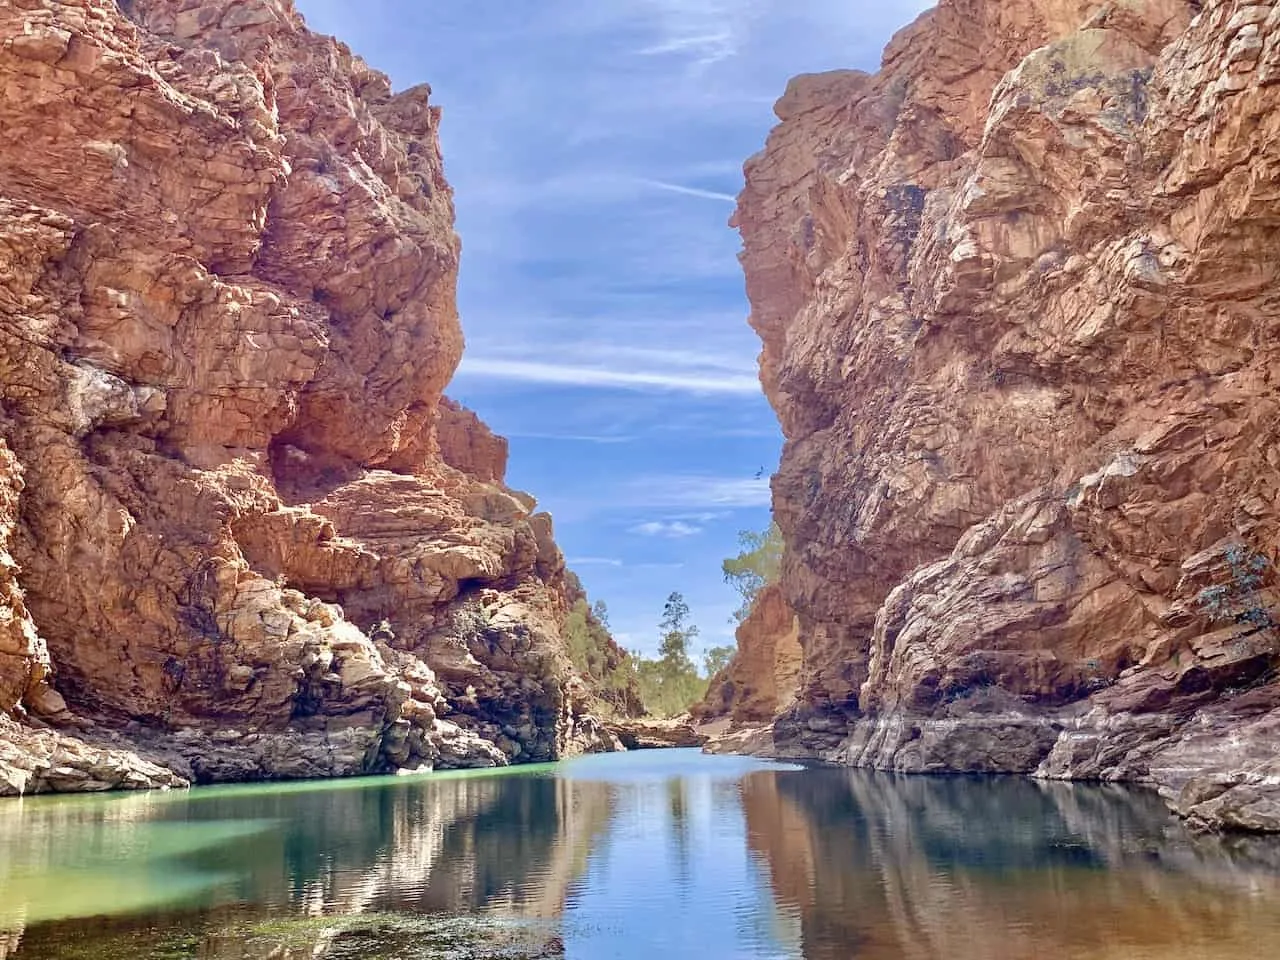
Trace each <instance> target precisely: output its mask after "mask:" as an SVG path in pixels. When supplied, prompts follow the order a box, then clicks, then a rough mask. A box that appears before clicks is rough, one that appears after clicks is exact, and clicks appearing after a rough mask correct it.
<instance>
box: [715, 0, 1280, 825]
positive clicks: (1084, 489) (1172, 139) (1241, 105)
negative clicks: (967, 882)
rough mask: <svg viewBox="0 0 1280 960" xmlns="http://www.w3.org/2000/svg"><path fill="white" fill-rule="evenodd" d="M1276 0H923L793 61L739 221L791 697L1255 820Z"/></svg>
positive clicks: (910, 748) (961, 756) (869, 740)
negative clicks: (861, 50)
mask: <svg viewBox="0 0 1280 960" xmlns="http://www.w3.org/2000/svg"><path fill="white" fill-rule="evenodd" d="M1278 82H1280V6H1278V5H1276V4H1274V3H1272V2H1238V0H1204V2H1187V0H1143V2H1133V0H1112V2H1098V0H1081V2H1073V3H1064V2H1061V0H1023V2H1019V3H997V2H995V0H942V2H940V4H939V5H938V7H937V8H936V9H934V10H931V11H929V12H927V13H925V14H924V15H923V16H922V17H921V18H920V19H919V20H918V21H917V22H916V23H915V24H914V25H912V26H910V27H908V28H907V29H905V30H904V31H902V32H901V33H900V34H899V35H898V36H897V37H895V38H894V40H893V41H892V43H891V44H890V45H889V48H888V50H887V51H886V53H885V58H884V63H883V67H882V69H881V70H880V72H879V73H877V74H875V75H867V74H863V73H860V72H856V71H847V72H837V73H831V74H823V75H818V76H805V77H799V78H797V79H796V80H794V81H793V82H792V83H791V85H790V86H789V88H788V90H787V92H786V94H785V96H784V97H783V98H782V99H781V100H780V101H779V103H778V106H777V113H778V116H779V118H780V120H781V123H780V125H779V126H778V127H777V129H776V130H775V131H774V132H773V134H772V135H771V136H770V138H769V142H768V146H767V147H766V149H765V150H764V152H763V153H761V154H760V155H758V156H757V157H755V158H753V159H752V160H751V161H750V162H749V163H748V164H747V170H746V172H747V186H746V188H745V190H744V192H743V194H742V196H741V198H740V203H739V207H738V211H737V214H736V216H735V223H736V224H737V225H738V226H739V227H740V229H741V231H742V235H743V238H744V241H745V252H744V254H743V263H744V267H745V270H746V274H747V282H748V290H749V294H750V297H751V301H752V324H753V326H754V328H755V329H756V330H757V331H758V332H759V334H760V336H761V338H762V340H763V343H764V351H763V355H762V364H761V366H762V372H761V376H762V381H763V383H764V386H765V389H766V391H767V393H768V394H769V397H770V399H771V401H772V403H773V405H774V407H775V408H776V410H777V412H778V416H779V419H780V421H781V423H782V427H783V430H784V432H785V434H786V438H787V442H786V448H785V451H784V454H783V458H782V464H781V467H780V470H779V473H778V475H777V476H776V478H775V480H774V485H773V488H774V506H775V512H776V517H777V521H778V523H779V525H780V526H781V528H782V530H783V533H784V536H785V539H786V544H787V556H786V560H785V562H784V571H783V577H782V589H783V592H784V594H785V597H786V600H787V602H788V603H790V605H791V606H792V607H793V608H794V610H795V611H796V613H797V615H798V616H799V621H800V643H801V645H802V647H803V650H804V667H803V671H802V676H801V704H802V705H801V706H800V707H799V708H798V709H795V710H792V711H790V712H788V713H787V714H786V715H784V716H783V717H782V718H781V719H780V721H779V722H778V724H777V725H776V726H775V729H774V735H775V737H776V739H777V740H778V741H779V743H783V744H791V745H799V746H800V747H802V748H803V749H804V750H806V751H809V752H812V753H818V754H821V755H824V756H827V757H832V758H839V759H842V760H845V761H847V762H849V763H854V764H860V765H867V766H874V767H882V768H887V769H895V770H904V771H927V770H970V771H1018V772H1031V773H1036V774H1038V775H1040V776H1045V777H1062V778H1087V779H1094V778H1098V779H1104V780H1132V781H1143V782H1151V783H1155V784H1157V785H1158V786H1160V787H1161V789H1162V790H1163V791H1164V793H1165V795H1166V797H1167V798H1168V799H1169V800H1170V802H1171V803H1172V804H1173V805H1174V806H1175V807H1176V808H1177V809H1178V810H1179V811H1180V812H1182V813H1183V814H1186V815H1189V816H1192V817H1196V818H1199V819H1201V820H1204V821H1206V822H1211V823H1217V824H1225V825H1229V826H1237V827H1244V828H1250V829H1260V830H1274V829H1280V788H1278V787H1277V783H1280V758H1278V756H1277V753H1276V750H1275V746H1274V745H1275V742H1276V740H1275V736H1276V732H1277V730H1278V729H1280V682H1277V679H1276V672H1275V668H1276V665H1277V657H1278V652H1280V638H1278V636H1277V629H1276V627H1275V625H1274V619H1273V618H1274V616H1275V615H1274V613H1273V610H1274V602H1275V586H1274V579H1275V577H1274V567H1275V564H1276V562H1277V557H1278V555H1280V547H1278V546H1277V532H1278V531H1277V528H1278V526H1280V522H1278V521H1280V513H1278V510H1277V507H1278V504H1280V453H1278V452H1277V451H1278V450H1280V447H1277V440H1278V439H1280V437H1278V436H1277V430H1278V428H1277V417H1276V411H1277V408H1278V401H1280V392H1278V391H1277V385H1276V383H1275V369H1276V367H1277V361H1278V360H1280V354H1278V353H1277V347H1276V343H1277V342H1278V341H1277V336H1276V334H1277V326H1278V321H1280V302H1278V301H1277V299H1276V294H1275V290H1276V272H1277V263H1278V261H1277V260H1276V257H1275V256H1274V236H1275V229H1276V227H1277V225H1278V224H1280V150H1278V149H1277V147H1276V143H1277V134H1278V133H1280V111H1278V110H1277V109H1276V106H1277V103H1278V102H1280V100H1278V99H1277V98H1278V97H1280V93H1278V92H1277V91H1280V86H1278V85H1277V84H1278Z"/></svg>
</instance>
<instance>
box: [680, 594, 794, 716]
mask: <svg viewBox="0 0 1280 960" xmlns="http://www.w3.org/2000/svg"><path fill="white" fill-rule="evenodd" d="M736 638H737V650H736V651H735V652H734V656H733V659H732V660H731V661H730V662H729V664H728V666H726V667H725V668H724V669H723V670H721V671H720V672H719V673H718V674H716V675H715V676H714V677H712V678H711V682H710V683H709V684H708V685H707V695H706V696H705V697H704V698H703V700H702V702H701V703H699V704H696V705H695V706H694V708H693V711H692V713H693V715H694V717H695V718H697V719H698V720H701V721H712V720H717V719H720V718H723V717H728V718H730V719H731V720H732V721H733V722H734V723H760V722H763V721H767V720H772V719H773V717H774V716H775V715H777V714H778V712H779V711H781V710H783V709H784V708H787V707H790V706H791V704H792V702H793V701H794V700H795V697H796V693H797V691H798V690H799V677H800V668H801V663H802V661H803V656H804V655H803V652H802V651H801V649H800V625H799V623H798V620H797V617H796V614H795V611H794V610H792V609H791V606H790V605H789V604H788V603H787V600H786V597H785V596H783V593H782V588H781V587H780V586H779V585H778V584H769V585H768V586H766V587H764V588H763V589H762V590H761V591H760V593H759V595H758V596H757V597H756V599H755V601H754V602H753V603H752V605H751V612H750V613H749V614H748V615H747V618H746V619H745V620H744V621H743V622H742V623H741V624H740V625H739V626H738V630H737V633H736Z"/></svg>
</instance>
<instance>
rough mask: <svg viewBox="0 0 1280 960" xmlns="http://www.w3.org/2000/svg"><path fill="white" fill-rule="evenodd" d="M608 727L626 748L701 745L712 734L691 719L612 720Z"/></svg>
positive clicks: (649, 748)
mask: <svg viewBox="0 0 1280 960" xmlns="http://www.w3.org/2000/svg"><path fill="white" fill-rule="evenodd" d="M605 729H606V730H607V731H608V732H609V733H610V734H611V735H613V736H614V737H616V738H617V739H618V742H619V743H620V744H621V745H622V747H623V749H625V750H665V749H671V748H675V747H701V746H702V745H703V744H705V743H706V742H707V739H708V736H707V734H705V733H700V732H699V731H698V730H697V729H695V728H694V727H693V726H692V725H691V724H690V723H689V722H688V721H687V720H685V719H680V718H675V719H669V720H660V719H657V718H655V717H644V718H640V719H633V720H610V721H607V722H606V723H605Z"/></svg>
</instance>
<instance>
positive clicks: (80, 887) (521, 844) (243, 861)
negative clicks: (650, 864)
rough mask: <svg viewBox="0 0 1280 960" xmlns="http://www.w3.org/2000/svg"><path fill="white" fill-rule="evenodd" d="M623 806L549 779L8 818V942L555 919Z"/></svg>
mask: <svg viewBox="0 0 1280 960" xmlns="http://www.w3.org/2000/svg"><path fill="white" fill-rule="evenodd" d="M609 811H610V798H609V788H608V786H607V785H606V784H604V783H589V782H588V783H577V782H572V781H568V780H565V779H562V778H560V777H556V776H553V775H550V774H549V773H542V774H532V775H531V774H517V775H507V776H481V777H475V778H467V777H449V778H439V779H436V780H419V781H416V782H415V781H412V780H402V781H398V782H387V781H383V782H380V783H369V784H335V785H327V786H322V785H310V786H307V787H303V788H293V787H278V786H276V787H252V788H227V789H215V790H210V791H197V792H193V793H191V794H189V795H169V796H164V795H157V794H149V795H134V796H126V797H120V798H109V799H87V798H73V799H60V800H54V801H50V802H45V801H35V802H31V801H27V802H25V803H22V804H18V803H14V804H7V805H0V931H2V930H6V929H8V930H9V931H10V932H9V940H10V941H13V940H16V941H17V946H18V949H16V950H14V949H13V945H10V946H9V948H8V949H9V954H10V956H14V957H17V958H24V957H27V956H33V957H57V956H63V955H68V956H69V955H71V954H69V953H67V952H66V951H67V950H68V946H67V945H68V944H72V943H77V942H82V941H85V940H92V939H94V938H107V937H109V938H113V939H119V940H120V942H121V945H122V946H123V944H124V943H125V942H126V941H127V942H129V943H133V944H135V946H138V945H140V944H144V943H146V942H148V941H149V938H152V937H155V938H156V944H155V946H156V948H157V949H158V948H159V944H160V942H162V941H163V940H164V938H165V936H166V934H167V933H168V932H170V931H169V930H168V929H167V928H170V927H174V926H176V927H180V928H181V929H182V930H183V931H184V935H185V936H187V937H191V936H195V937H196V938H197V939H201V938H204V939H206V940H207V941H208V944H206V946H205V948H204V950H203V952H201V953H200V954H199V955H200V956H202V957H203V956H210V957H212V956H224V955H232V954H226V953H225V952H223V951H221V950H214V951H213V952H209V951H210V946H209V945H210V944H213V943H214V942H216V941H219V940H222V939H224V938H225V935H226V930H227V929H228V928H232V929H248V928H245V927H244V923H245V921H253V920H257V919H261V918H268V917H270V918H276V919H279V918H288V917H323V916H337V917H344V916H352V915H370V916H384V915H410V916H412V915H466V914H471V913H476V912H483V913H485V914H486V915H488V916H491V917H499V918H514V919H521V920H550V919H555V918H557V917H559V916H560V915H561V914H562V913H563V910H564V906H565V901H566V895H567V892H568V890H569V886H570V884H571V882H572V881H573V880H574V879H575V878H576V877H578V876H580V875H581V873H582V871H583V869H584V867H585V864H586V858H587V855H588V853H589V851H590V850H591V848H592V846H593V844H594V843H595V842H596V840H597V839H598V838H599V835H600V834H601V832H602V831H603V830H604V829H605V828H606V826H607V824H608V822H609ZM103 915H116V916H115V919H113V920H111V921H110V922H104V921H103V920H102V916H103ZM19 934H21V936H19ZM137 938H141V940H138V939H137ZM5 944H6V939H5V937H4V936H0V958H3V957H4V956H5V953H6V948H5V946H4V945H5ZM139 948H140V949H143V950H144V952H142V953H138V954H134V953H132V952H130V953H129V954H128V955H130V956H133V955H138V956H146V955H147V954H146V953H145V947H142V946H139ZM303 953H304V954H305V953H306V951H305V950H304V951H303ZM233 954H234V955H236V956H239V954H238V953H234V951H233ZM104 955H106V954H104ZM180 955H183V954H180ZM308 955H309V954H308Z"/></svg>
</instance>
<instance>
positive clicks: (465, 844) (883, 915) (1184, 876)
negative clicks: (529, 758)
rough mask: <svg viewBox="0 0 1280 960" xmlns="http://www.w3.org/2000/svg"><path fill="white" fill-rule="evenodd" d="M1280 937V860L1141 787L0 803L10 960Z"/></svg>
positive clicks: (799, 959) (690, 768) (784, 949)
mask: <svg viewBox="0 0 1280 960" xmlns="http://www.w3.org/2000/svg"><path fill="white" fill-rule="evenodd" d="M495 937H496V938H497V947H495V945H494V943H493V941H494V938H495ZM512 938H514V939H515V941H516V942H517V944H518V949H514V950H512V949H505V952H504V949H498V948H499V947H502V948H507V947H510V945H511V942H512ZM1277 943H1280V845H1277V843H1276V842H1275V841H1266V840H1261V839H1258V840H1253V839H1248V838H1235V839H1226V840H1224V839H1221V838H1213V837H1195V836H1192V835H1190V834H1189V833H1187V832H1186V831H1185V830H1184V828H1183V827H1182V826H1181V825H1180V824H1179V823H1178V822H1177V821H1175V820H1173V819H1171V818H1170V816H1169V815H1168V813H1167V812H1166V810H1165V808H1164V806H1163V804H1162V803H1161V802H1160V801H1159V800H1158V799H1157V798H1156V797H1154V796H1152V795H1148V794H1144V793H1134V792H1127V791H1123V790H1118V789H1108V788H1099V787H1086V786H1074V785H1066V784H1042V783H1035V782H1032V781H1027V780H1020V779H1014V778H1009V779H970V778H941V779H932V778H920V777H907V778H903V777H893V776H889V775H884V774H873V773H864V772H859V771H849V770H844V769H814V770H798V769H787V768H782V767H778V766H772V767H770V766H767V765H764V764H761V763H758V762H756V761H750V760H745V759H741V758H726V757H705V756H702V755H701V754H699V753H697V752H696V751H666V752H654V753H649V754H640V755H630V756H608V757H593V758H585V759H583V760H581V761H575V762H573V763H569V764H565V765H561V766H559V767H555V768H542V769H534V770H524V771H511V772H507V773H504V774H501V775H486V776H460V775H459V776H455V775H444V776H438V777H427V778H421V779H402V780H395V779H388V780H381V781H370V782H363V783H359V782H357V783H331V784H309V785H285V786H278V785H277V786H262V787H243V788H218V789H213V790H199V791H193V792H191V793H189V794H172V795H167V796H166V795H158V794H151V795H140V796H124V797H99V798H90V797H76V798H62V799H54V800H49V801H45V800H36V801H30V800H28V801H23V802H21V803H17V802H15V803H9V804H0V960H6V958H7V960H32V958H38V960H78V958H82V957H93V958H95V960H113V958H120V960H123V958H126V957H128V958H131V960H132V958H151V957H156V958H158V957H164V958H166V960H177V958H192V960H248V958H257V957H266V956H271V957H274V958H276V960H295V958H296V960H300V958H320V957H324V958H327V960H342V958H356V957H359V958H360V960H390V958H393V957H394V958H398V960H436V958H440V957H448V958H451V960H452V958H456V957H462V956H470V957H492V956H519V957H525V958H554V957H564V956H567V957H570V958H584V960H608V958H619V960H640V958H645V960H650V958H652V957H655V956H657V957H661V958H662V960H686V958H688V960H719V958H722V957H723V958H730V957H732V958H735V960H737V958H755V960H765V958H768V960H783V958H785V960H1025V958H1039V957H1042V956H1043V957H1046V958H1048V957H1052V958H1054V960H1062V958H1065V960H1073V958H1081V960H1083V958H1086V957H1087V958H1090V960H1099V958H1101V960H1121V958H1123V960H1157V958H1158V960H1192V958H1195V960H1235V958H1242V960H1243V958H1246V957H1247V958H1250V960H1252V958H1255V957H1258V956H1260V955H1267V954H1268V951H1269V950H1270V949H1271V948H1273V947H1274V946H1275V945H1276V944H1277Z"/></svg>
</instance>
